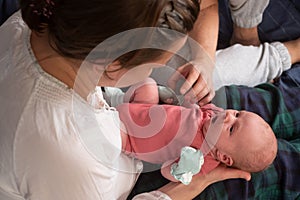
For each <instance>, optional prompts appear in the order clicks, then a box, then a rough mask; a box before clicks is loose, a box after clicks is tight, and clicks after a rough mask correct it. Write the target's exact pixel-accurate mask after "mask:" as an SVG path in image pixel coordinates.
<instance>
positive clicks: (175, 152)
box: [117, 103, 222, 174]
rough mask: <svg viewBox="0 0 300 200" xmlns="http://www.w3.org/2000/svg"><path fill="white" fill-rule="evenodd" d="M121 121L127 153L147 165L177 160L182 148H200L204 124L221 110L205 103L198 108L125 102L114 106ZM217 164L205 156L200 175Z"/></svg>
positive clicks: (208, 156)
mask: <svg viewBox="0 0 300 200" xmlns="http://www.w3.org/2000/svg"><path fill="white" fill-rule="evenodd" d="M117 110H118V111H119V115H120V119H121V121H122V122H123V123H124V125H125V127H126V129H127V137H125V138H126V145H125V147H123V150H124V152H125V153H126V154H128V155H131V156H133V157H135V158H138V159H140V160H144V161H147V162H150V163H158V164H163V163H165V162H172V161H177V160H178V158H179V156H180V152H181V149H182V148H183V147H185V146H191V147H193V148H195V149H200V147H201V145H202V143H203V141H204V135H203V132H202V127H203V124H204V122H205V121H206V120H210V118H211V117H212V115H213V114H214V110H218V111H221V110H222V109H220V108H217V107H215V106H214V105H213V104H208V105H206V106H203V107H202V108H199V107H198V106H196V105H195V106H194V107H192V108H185V107H181V106H174V105H157V104H154V105H153V104H137V103H125V104H121V105H119V106H118V107H117ZM218 164H219V162H218V161H217V160H215V159H214V158H213V157H212V156H211V154H210V153H208V154H207V155H205V157H204V165H203V166H202V168H201V171H200V174H206V173H208V172H210V171H211V170H212V169H214V168H215V167H217V166H218Z"/></svg>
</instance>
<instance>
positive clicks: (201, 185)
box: [159, 165, 251, 200]
mask: <svg viewBox="0 0 300 200" xmlns="http://www.w3.org/2000/svg"><path fill="white" fill-rule="evenodd" d="M232 178H242V179H245V180H247V181H249V180H250V179H251V175H250V173H249V172H245V171H242V170H239V169H234V168H229V167H226V166H225V165H219V166H218V167H217V168H215V169H214V170H212V171H211V172H209V173H208V174H206V175H200V176H194V177H193V180H192V182H191V183H190V184H189V185H183V184H181V183H174V182H171V183H168V184H167V185H165V186H164V187H162V188H160V189H159V190H160V191H161V192H163V193H165V194H167V195H168V196H169V197H170V198H171V199H172V200H177V199H178V200H182V199H193V198H195V197H196V196H197V195H199V194H200V193H201V192H202V191H203V190H204V189H205V188H206V187H207V186H209V185H210V184H212V183H215V182H218V181H222V180H226V179H232Z"/></svg>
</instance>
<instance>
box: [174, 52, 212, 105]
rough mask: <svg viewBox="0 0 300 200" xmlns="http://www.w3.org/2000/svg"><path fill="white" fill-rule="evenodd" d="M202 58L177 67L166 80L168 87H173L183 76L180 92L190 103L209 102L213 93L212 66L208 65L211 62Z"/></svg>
mask: <svg viewBox="0 0 300 200" xmlns="http://www.w3.org/2000/svg"><path fill="white" fill-rule="evenodd" d="M206 59H207V58H206ZM204 60H205V59H202V60H200V59H198V60H197V61H192V62H189V63H187V64H185V65H183V66H181V67H179V68H178V69H177V71H176V72H175V73H174V74H173V75H172V76H171V78H170V79H169V80H168V85H169V87H171V88H172V89H175V88H176V84H177V82H178V81H179V80H180V79H182V78H184V79H185V82H184V83H183V85H182V86H181V88H180V93H181V94H183V95H185V99H186V100H188V101H190V102H191V103H196V102H199V105H200V106H202V105H205V104H207V103H209V102H210V101H211V100H212V98H213V97H214V95H215V91H214V88H213V82H212V73H213V66H209V65H212V64H209V65H208V64H207V63H208V62H207V61H206V60H205V62H204Z"/></svg>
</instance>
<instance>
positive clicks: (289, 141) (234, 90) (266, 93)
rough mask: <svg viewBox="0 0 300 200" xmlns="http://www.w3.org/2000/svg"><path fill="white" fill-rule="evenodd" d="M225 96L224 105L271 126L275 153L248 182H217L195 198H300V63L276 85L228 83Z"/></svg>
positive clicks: (238, 180)
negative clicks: (271, 162) (259, 118)
mask: <svg viewBox="0 0 300 200" xmlns="http://www.w3.org/2000/svg"><path fill="white" fill-rule="evenodd" d="M217 95H220V94H218V92H217ZM226 96H227V108H230V109H242V110H248V111H252V112H255V113H257V114H258V115H260V116H262V117H263V118H264V119H265V120H266V121H267V122H268V123H269V124H270V125H271V126H272V128H273V130H274V132H275V134H276V137H277V138H279V139H278V155H277V157H276V159H275V161H274V163H273V164H272V165H271V166H270V167H269V168H268V169H266V170H264V171H263V172H259V173H254V174H252V179H251V181H249V182H247V181H244V180H240V179H237V180H226V181H223V182H219V183H216V184H213V185H211V186H209V187H208V188H207V189H206V190H205V191H204V192H203V193H202V194H201V195H200V196H198V197H197V198H196V199H297V198H300V181H299V180H300V137H299V135H300V65H299V66H295V67H294V68H292V69H291V70H289V71H287V72H286V73H284V74H283V75H282V77H281V78H280V79H279V80H278V81H277V82H276V83H275V84H270V83H265V84H261V85H258V86H256V87H255V88H251V87H246V86H227V87H226Z"/></svg>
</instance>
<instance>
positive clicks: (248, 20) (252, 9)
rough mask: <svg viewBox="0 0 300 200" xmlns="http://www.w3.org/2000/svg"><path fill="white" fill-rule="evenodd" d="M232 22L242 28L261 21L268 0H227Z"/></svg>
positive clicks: (252, 25)
mask: <svg viewBox="0 0 300 200" xmlns="http://www.w3.org/2000/svg"><path fill="white" fill-rule="evenodd" d="M229 3H230V10H231V17H232V20H233V23H234V24H236V25H237V26H239V27H242V28H252V27H255V26H257V25H258V24H259V23H260V22H261V21H262V16H263V12H264V10H265V8H266V7H267V6H268V4H269V0H229Z"/></svg>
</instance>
